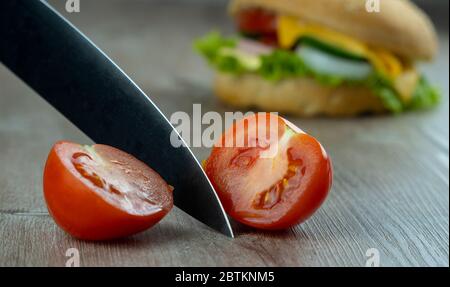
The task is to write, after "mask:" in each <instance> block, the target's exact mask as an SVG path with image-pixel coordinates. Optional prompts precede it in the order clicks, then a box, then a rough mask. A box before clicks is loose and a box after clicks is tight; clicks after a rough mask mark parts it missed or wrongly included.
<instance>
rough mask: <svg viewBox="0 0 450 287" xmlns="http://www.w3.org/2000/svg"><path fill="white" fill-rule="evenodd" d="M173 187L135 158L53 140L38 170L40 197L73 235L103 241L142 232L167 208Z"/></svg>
mask: <svg viewBox="0 0 450 287" xmlns="http://www.w3.org/2000/svg"><path fill="white" fill-rule="evenodd" d="M172 190H173V188H172V187H171V186H170V185H168V184H167V183H166V182H165V181H164V180H163V179H162V178H161V177H160V176H159V175H158V174H157V173H156V172H155V171H154V170H152V169H151V168H150V167H148V166H147V165H146V164H144V163H143V162H141V161H139V160H138V159H136V158H135V157H133V156H131V155H129V154H127V153H125V152H123V151H120V150H118V149H116V148H113V147H110V146H106V145H99V144H97V145H93V146H82V145H79V144H75V143H70V142H62V141H61V142H57V143H56V144H55V145H54V146H53V148H52V150H51V151H50V154H49V156H48V159H47V163H46V165H45V170H44V197H45V200H46V203H47V207H48V210H49V212H50V214H51V215H52V216H53V218H54V220H55V221H56V223H57V224H58V225H59V226H60V227H61V228H62V229H64V230H65V231H67V232H68V233H70V234H71V235H73V236H74V237H77V238H80V239H86V240H106V239H112V238H117V237H123V236H128V235H131V234H134V233H137V232H140V231H143V230H145V229H147V228H149V227H151V226H152V225H154V224H156V223H157V222H158V221H160V220H161V219H162V218H163V217H164V216H165V215H166V214H167V213H168V212H169V211H170V210H171V209H172V206H173V198H172Z"/></svg>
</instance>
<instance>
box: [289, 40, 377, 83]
mask: <svg viewBox="0 0 450 287" xmlns="http://www.w3.org/2000/svg"><path fill="white" fill-rule="evenodd" d="M297 55H298V56H299V57H300V58H301V59H302V61H303V62H304V63H305V65H306V66H307V67H308V68H310V69H311V70H312V71H313V72H315V73H317V74H322V75H330V76H333V77H341V78H343V79H348V80H363V79H367V78H368V77H369V76H370V75H371V74H372V73H373V72H374V70H373V67H372V65H371V64H370V63H369V62H367V61H360V60H351V59H348V58H343V57H340V56H336V55H333V54H330V53H327V52H325V51H323V50H321V49H317V48H315V47H311V46H309V45H301V46H300V47H298V48H297Z"/></svg>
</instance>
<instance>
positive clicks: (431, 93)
mask: <svg viewBox="0 0 450 287" xmlns="http://www.w3.org/2000/svg"><path fill="white" fill-rule="evenodd" d="M374 1H375V4H377V3H378V4H379V6H378V7H375V8H377V9H376V10H375V11H374V10H371V9H369V8H371V6H370V5H368V4H370V2H373V1H368V0H232V1H231V2H230V5H229V13H230V14H231V16H232V17H233V19H234V21H235V23H236V27H237V30H238V33H237V36H223V35H222V34H220V33H219V32H211V33H209V34H207V35H206V36H204V37H202V38H200V39H198V40H196V41H195V43H194V47H195V49H196V51H198V53H200V54H201V55H202V56H204V57H205V58H206V60H207V61H208V62H209V64H210V65H211V66H212V67H213V68H214V70H215V71H216V73H215V79H214V92H215V94H216V95H217V96H218V97H219V98H220V99H221V100H222V101H223V102H225V103H228V104H229V105H232V106H234V107H236V108H239V109H250V108H256V109H259V110H263V111H271V112H280V113H284V114H293V115H297V116H304V117H311V116H320V115H325V116H357V115H361V114H380V113H395V114H396V113H401V112H404V111H408V110H415V109H424V108H430V107H433V106H435V105H436V104H437V103H438V102H439V100H440V95H439V92H438V91H437V90H436V89H435V88H434V87H432V86H431V85H430V84H429V82H428V81H427V79H426V78H425V77H424V76H423V75H421V73H420V72H419V71H418V70H417V68H416V63H417V62H419V61H428V60H431V59H433V57H434V56H435V55H436V53H437V50H438V41H437V36H436V32H435V29H434V27H433V24H432V23H431V21H430V19H429V18H428V17H427V16H426V14H425V13H424V12H423V11H421V10H420V9H419V8H418V7H417V6H415V5H414V4H413V3H412V2H410V1H408V0H380V1H378V2H377V0H374ZM372 8H373V7H372Z"/></svg>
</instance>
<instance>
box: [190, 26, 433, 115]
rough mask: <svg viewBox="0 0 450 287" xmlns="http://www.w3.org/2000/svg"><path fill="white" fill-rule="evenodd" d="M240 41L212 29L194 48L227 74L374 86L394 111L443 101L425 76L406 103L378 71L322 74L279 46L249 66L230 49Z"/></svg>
mask: <svg viewBox="0 0 450 287" xmlns="http://www.w3.org/2000/svg"><path fill="white" fill-rule="evenodd" d="M237 43H238V39H236V38H224V37H222V36H221V34H220V33H218V32H212V33H209V34H207V35H206V36H205V37H203V38H200V39H198V40H196V41H195V42H194V49H195V50H196V51H197V52H198V53H199V54H201V55H202V56H204V57H205V58H206V59H207V61H208V62H209V64H210V65H212V66H213V67H214V68H216V69H217V70H219V71H221V72H225V73H231V74H235V75H239V74H243V73H254V74H258V75H260V76H261V77H263V78H264V79H266V80H268V81H274V82H276V81H280V80H283V79H288V78H295V77H311V78H314V79H315V80H317V81H318V82H320V83H321V84H323V85H328V86H339V85H342V84H347V85H363V86H366V87H368V88H369V89H371V90H372V91H373V92H374V94H376V95H377V96H378V97H379V98H380V99H381V100H382V102H383V104H384V106H385V107H386V108H387V109H388V110H389V111H391V112H392V113H400V112H402V111H405V110H416V109H423V108H430V107H433V106H435V105H436V104H438V103H439V101H440V94H439V92H438V91H437V90H436V89H435V88H434V87H432V86H431V85H430V84H429V83H428V81H427V80H426V79H425V78H423V77H422V78H421V79H420V80H419V82H418V84H417V88H416V90H415V92H414V95H413V98H412V100H411V102H410V103H408V104H405V103H404V102H402V100H401V99H400V96H399V94H398V93H397V91H396V90H395V89H394V86H393V84H392V83H391V81H390V80H389V79H387V78H386V77H384V76H383V75H381V74H378V73H374V74H372V75H371V76H370V77H368V78H367V79H363V80H354V79H346V78H343V77H340V76H335V75H328V74H322V73H318V72H316V71H314V69H313V68H311V67H308V66H307V65H306V64H305V63H304V61H303V60H302V59H301V58H300V57H299V56H298V55H297V54H295V53H293V52H291V51H287V50H281V49H276V50H274V51H273V52H272V53H270V54H268V55H262V56H260V57H259V59H260V61H261V63H260V64H259V65H251V66H249V65H246V64H245V62H246V61H243V59H242V57H244V56H243V55H242V54H238V53H236V54H235V55H233V53H230V52H229V51H230V49H233V48H236V46H237ZM224 51H227V52H226V53H225V52H224ZM252 57H253V56H252ZM252 62H254V59H252ZM255 67H257V68H255Z"/></svg>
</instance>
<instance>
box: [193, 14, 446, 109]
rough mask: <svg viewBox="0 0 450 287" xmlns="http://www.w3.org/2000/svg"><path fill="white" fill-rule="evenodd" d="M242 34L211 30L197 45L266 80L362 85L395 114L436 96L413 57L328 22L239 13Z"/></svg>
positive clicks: (228, 67) (222, 67)
mask: <svg viewBox="0 0 450 287" xmlns="http://www.w3.org/2000/svg"><path fill="white" fill-rule="evenodd" d="M236 20H237V26H238V29H239V32H240V36H237V37H223V36H222V35H221V34H219V33H217V32H212V33H210V34H208V35H206V36H205V37H203V38H201V39H199V40H197V41H196V42H195V48H196V50H197V51H198V52H199V53H200V54H202V55H203V56H204V57H205V58H206V59H207V60H208V62H209V63H210V64H211V65H212V66H214V67H215V68H216V69H218V70H219V71H221V72H225V73H230V74H234V75H241V74H245V73H254V74H258V75H260V76H261V77H263V78H264V79H266V80H268V81H273V82H277V81H282V80H285V79H289V78H295V77H312V78H314V79H315V80H317V81H318V82H319V83H321V84H322V85H329V86H339V85H363V86H366V87H367V88H369V89H370V90H371V91H372V92H373V93H374V94H375V95H377V96H378V97H379V98H380V99H381V101H382V102H383V104H384V106H385V107H386V109H387V110H388V111H391V112H393V113H398V112H402V111H405V110H411V109H420V108H428V107H432V106H434V105H436V104H437V103H438V102H439V100H440V95H439V93H438V92H437V90H436V89H435V88H433V87H432V86H430V84H429V83H428V81H427V80H426V79H425V78H424V77H423V76H421V75H420V74H419V73H418V72H417V71H416V69H415V68H414V65H413V63H412V61H411V60H408V59H404V58H402V57H400V56H398V55H395V54H393V53H391V52H390V51H387V50H385V49H381V48H377V47H372V46H370V45H367V44H365V43H363V42H361V41H359V40H357V39H354V38H352V37H349V36H347V35H345V34H342V33H338V32H336V31H333V30H331V29H328V28H326V27H321V26H319V25H315V24H312V23H305V22H302V21H301V20H299V19H298V18H294V17H290V16H281V15H280V16H278V15H275V14H273V13H270V12H267V11H265V10H263V9H247V10H244V11H241V12H240V13H239V14H238V15H237V17H236Z"/></svg>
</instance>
